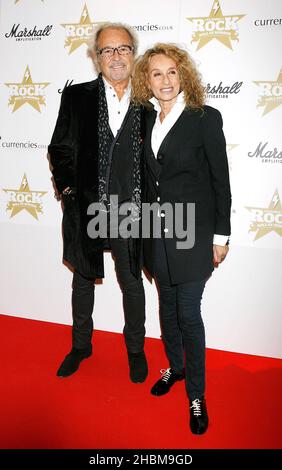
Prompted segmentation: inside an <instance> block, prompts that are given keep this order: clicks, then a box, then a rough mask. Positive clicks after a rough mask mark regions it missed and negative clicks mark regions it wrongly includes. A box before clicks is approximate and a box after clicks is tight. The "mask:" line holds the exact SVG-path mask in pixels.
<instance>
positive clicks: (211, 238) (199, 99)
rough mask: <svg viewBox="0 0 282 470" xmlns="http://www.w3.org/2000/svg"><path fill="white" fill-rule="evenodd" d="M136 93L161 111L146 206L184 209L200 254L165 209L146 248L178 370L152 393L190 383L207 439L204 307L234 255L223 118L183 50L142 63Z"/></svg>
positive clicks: (150, 147) (153, 132)
mask: <svg viewBox="0 0 282 470" xmlns="http://www.w3.org/2000/svg"><path fill="white" fill-rule="evenodd" d="M132 87H133V99H134V101H135V102H136V103H138V104H142V105H145V106H147V107H148V101H150V103H151V105H152V106H151V107H152V108H153V109H151V110H149V111H148V113H147V125H146V139H145V144H144V148H145V174H146V190H145V197H146V201H147V202H150V203H153V202H158V203H159V204H160V205H162V204H164V203H170V204H171V205H172V208H173V210H174V215H176V205H175V204H176V203H182V204H184V206H185V207H184V211H183V214H184V215H185V216H184V215H183V217H181V220H179V216H178V218H177V217H176V221H175V224H176V225H177V224H178V227H179V224H180V222H181V223H182V225H183V223H184V227H185V224H186V223H187V221H188V225H189V227H188V229H189V230H190V231H191V232H193V228H194V229H195V240H194V243H191V244H190V245H191V246H192V245H193V246H192V247H191V246H190V247H189V248H184V249H183V246H182V249H180V248H179V244H178V243H177V242H178V241H179V237H177V233H175V232H176V229H177V226H176V225H175V228H174V231H173V233H171V229H168V223H167V217H166V213H165V212H164V211H162V208H161V207H160V210H159V211H158V215H157V217H160V219H159V220H161V227H162V236H161V237H160V238H150V239H148V240H144V260H145V267H146V268H147V269H148V271H149V272H150V274H151V275H152V276H154V277H155V279H156V281H157V284H158V287H159V294H160V320H161V327H162V338H163V341H164V345H165V349H166V354H167V357H168V360H169V365H170V367H169V368H168V369H167V370H165V371H164V372H163V374H162V377H161V379H159V380H158V381H157V382H156V383H155V385H154V386H153V388H152V390H151V393H152V394H153V395H157V396H160V395H164V394H165V393H167V392H168V391H169V390H170V388H171V386H172V385H173V384H174V383H175V382H176V381H179V380H182V379H184V378H185V379H186V390H187V394H188V398H189V401H190V428H191V431H192V432H193V433H194V434H203V433H204V432H205V431H206V430H207V427H208V414H207V408H206V400H205V330H204V324H203V320H202V317H201V299H202V295H203V291H204V288H205V284H206V281H207V279H208V278H209V277H210V275H211V273H212V271H213V269H214V265H215V266H217V265H218V264H219V263H221V262H222V261H223V260H224V258H225V257H226V255H227V252H228V236H229V234H230V206H231V194H230V184H229V174H228V162H227V156H226V149H225V148H226V145H225V138H224V134H223V131H222V118H221V115H220V113H219V111H217V110H216V109H214V108H212V107H210V106H205V105H204V89H203V86H202V84H201V81H200V77H199V74H198V72H197V70H196V68H195V66H194V64H193V62H192V60H191V58H190V57H189V55H188V54H187V52H186V51H184V50H182V49H179V48H178V47H176V46H175V45H171V44H156V45H155V46H154V47H153V48H152V49H149V50H148V51H147V52H146V53H145V54H144V55H143V56H142V57H141V58H140V59H139V60H138V61H137V64H136V68H135V74H134V78H133V83H132ZM191 203H192V205H191ZM193 204H194V206H193ZM191 207H192V208H193V207H194V208H195V216H194V218H193V217H192V219H191V217H190V218H188V217H189V210H190V211H191ZM187 208H188V212H187V211H186V209H187ZM191 214H192V216H193V210H192V212H191ZM191 220H192V223H191ZM192 225H194V227H192ZM192 238H193V236H192Z"/></svg>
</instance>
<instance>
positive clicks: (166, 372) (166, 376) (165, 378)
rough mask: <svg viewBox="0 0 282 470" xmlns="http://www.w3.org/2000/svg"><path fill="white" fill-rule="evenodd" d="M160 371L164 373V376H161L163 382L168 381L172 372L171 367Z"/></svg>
mask: <svg viewBox="0 0 282 470" xmlns="http://www.w3.org/2000/svg"><path fill="white" fill-rule="evenodd" d="M160 373H161V374H162V378H161V380H162V382H165V383H167V381H168V380H169V378H170V376H171V374H172V372H171V369H170V368H169V369H161V370H160Z"/></svg>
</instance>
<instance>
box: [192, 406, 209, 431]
mask: <svg viewBox="0 0 282 470" xmlns="http://www.w3.org/2000/svg"><path fill="white" fill-rule="evenodd" d="M208 425H209V418H208V412H207V405H206V400H205V398H204V397H201V398H196V399H195V400H192V401H191V402H190V429H191V431H192V433H193V434H204V432H206V430H207V429H208Z"/></svg>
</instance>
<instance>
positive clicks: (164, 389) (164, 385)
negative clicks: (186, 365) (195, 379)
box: [151, 369, 185, 396]
mask: <svg viewBox="0 0 282 470" xmlns="http://www.w3.org/2000/svg"><path fill="white" fill-rule="evenodd" d="M161 373H162V378H161V379H159V380H158V381H157V382H156V383H155V385H154V386H153V387H152V389H151V394H152V395H156V396H161V395H165V394H166V393H168V392H169V390H170V388H171V387H172V385H173V384H174V383H175V382H177V381H178V380H183V379H184V377H185V375H184V372H180V373H176V372H173V371H172V370H171V369H166V370H164V369H162V370H161Z"/></svg>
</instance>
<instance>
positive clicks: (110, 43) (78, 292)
mask: <svg viewBox="0 0 282 470" xmlns="http://www.w3.org/2000/svg"><path fill="white" fill-rule="evenodd" d="M88 52H89V55H90V56H91V58H92V60H93V62H94V65H95V68H96V70H97V71H98V72H99V76H98V78H97V79H96V80H94V81H91V82H88V83H82V84H78V85H73V86H70V87H67V88H65V90H64V92H63V95H62V100H61V106H60V110H59V115H58V119H57V123H56V127H55V130H54V133H53V137H52V140H51V144H50V145H49V148H48V151H49V155H50V163H51V169H52V173H53V176H54V180H55V183H56V187H57V190H58V192H59V194H60V195H61V197H62V200H63V205H64V213H63V236H64V259H65V260H66V261H68V262H69V263H71V264H72V266H73V268H74V274H73V285H72V289H73V290H72V306H73V328H72V349H71V352H70V353H69V354H68V355H67V356H66V357H65V359H64V361H63V363H62V364H61V366H60V367H59V369H58V372H57V375H58V376H60V377H67V376H69V375H71V374H73V373H74V372H75V371H76V370H77V369H78V368H79V365H80V362H81V361H82V360H83V359H85V358H87V357H89V356H91V354H92V344H91V340H92V333H93V320H92V313H93V307H94V287H95V286H94V281H95V279H98V278H103V277H104V265H103V251H104V250H105V249H110V250H111V251H112V254H113V257H114V260H115V269H116V273H117V278H118V281H119V283H120V287H121V290H122V294H123V305H124V317H125V326H124V338H125V344H126V348H127V353H128V363H129V372H130V379H131V380H132V382H135V383H138V382H144V380H145V379H146V377H147V374H148V365H147V360H146V356H145V353H144V337H145V295H144V288H143V282H142V278H141V268H142V265H144V266H145V267H146V269H147V270H148V271H149V273H150V274H151V275H152V276H153V277H154V278H155V280H156V282H157V284H158V288H159V300H160V320H161V329H162V339H163V341H164V345H165V350H166V354H167V357H168V361H169V368H168V369H166V370H165V372H163V373H162V377H161V378H160V379H159V380H158V381H157V382H156V383H155V385H154V386H153V387H152V389H151V393H152V394H153V395H155V396H160V395H164V394H165V393H167V392H168V391H169V390H170V388H171V386H172V385H173V384H174V383H175V382H176V381H179V380H184V379H185V384H186V390H187V395H188V399H189V409H190V428H191V431H192V432H193V433H194V434H203V433H204V432H205V431H206V430H207V427H208V414H207V408H206V401H205V330H204V325H203V320H202V317H201V298H202V295H203V291H204V288H205V283H206V281H207V279H208V278H209V276H210V275H211V273H212V271H213V268H214V265H218V264H219V263H221V262H222V261H223V260H224V258H225V257H226V255H227V252H228V236H229V234H230V205H231V195H230V186H229V176H228V164H227V157H226V150H225V139H224V134H223V131H222V118H221V115H220V113H219V112H218V111H217V110H216V109H214V108H211V107H209V106H205V105H204V90H203V86H202V84H201V81H200V77H199V74H198V72H197V70H196V68H195V65H194V64H193V62H192V60H191V58H190V57H189V55H188V54H187V52H185V51H184V50H182V49H180V48H178V47H176V46H174V45H171V44H157V45H156V46H155V47H153V48H152V49H149V50H147V51H146V53H145V54H144V55H143V56H142V57H140V58H139V59H137V61H135V57H136V53H137V41H136V37H135V35H134V34H133V31H132V30H131V29H129V28H128V27H127V26H125V25H123V24H119V23H107V24H103V25H101V26H100V27H99V29H98V30H97V31H96V34H95V37H94V40H93V44H92V45H91V46H90V47H89V51H88ZM133 66H134V74H133V77H132V73H133ZM111 195H115V196H118V201H119V203H120V204H122V203H124V202H130V203H133V204H134V207H135V220H136V219H137V220H138V219H139V218H140V214H141V202H142V201H145V202H149V203H154V202H158V203H159V204H163V203H170V204H172V206H174V205H175V204H177V203H179V202H181V203H195V243H194V246H193V247H192V248H190V249H184V250H183V249H180V250H178V249H177V240H178V239H177V236H176V235H172V236H171V234H170V235H169V234H168V233H167V232H168V228H167V226H166V217H165V213H163V212H162V211H159V212H158V214H157V217H161V227H162V236H161V237H160V238H153V237H150V238H146V239H144V240H143V241H142V238H122V237H119V238H113V237H110V233H109V234H108V238H106V239H105V238H96V239H94V240H93V239H92V238H90V237H89V236H88V235H87V225H88V223H89V220H90V217H89V215H88V213H87V209H88V206H89V205H90V204H91V203H93V202H101V203H102V204H104V205H105V207H109V202H110V196H111ZM184 214H185V211H184ZM182 222H184V225H185V221H182ZM168 237H169V238H168Z"/></svg>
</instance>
